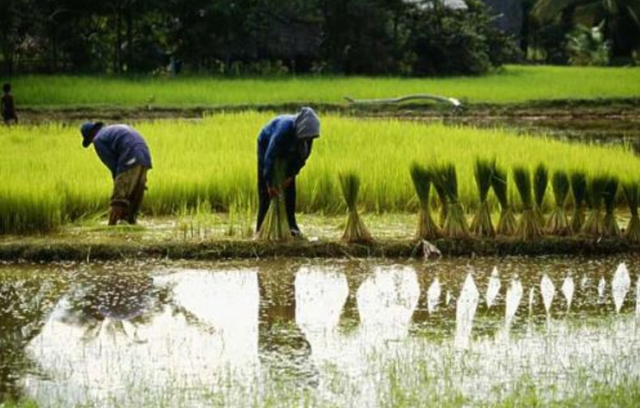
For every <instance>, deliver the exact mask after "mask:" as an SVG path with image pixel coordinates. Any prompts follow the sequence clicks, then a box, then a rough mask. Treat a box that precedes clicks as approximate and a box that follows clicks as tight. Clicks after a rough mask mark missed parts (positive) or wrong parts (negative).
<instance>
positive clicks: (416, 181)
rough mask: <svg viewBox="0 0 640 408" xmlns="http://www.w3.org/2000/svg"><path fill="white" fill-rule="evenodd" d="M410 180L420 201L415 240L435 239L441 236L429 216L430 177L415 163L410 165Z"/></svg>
mask: <svg viewBox="0 0 640 408" xmlns="http://www.w3.org/2000/svg"><path fill="white" fill-rule="evenodd" d="M410 172H411V180H413V186H414V187H415V189H416V195H417V196H418V200H419V201H420V209H419V213H418V229H417V231H416V239H419V240H421V239H427V240H429V239H437V238H439V237H440V236H441V235H442V234H441V232H440V229H439V228H438V226H437V225H436V223H435V221H434V220H433V217H432V216H431V208H430V205H429V195H430V193H431V176H430V174H429V172H428V171H427V169H426V168H424V167H422V166H420V165H419V164H417V163H413V164H411V169H410Z"/></svg>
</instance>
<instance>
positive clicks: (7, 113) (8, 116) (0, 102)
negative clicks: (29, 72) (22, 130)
mask: <svg viewBox="0 0 640 408" xmlns="http://www.w3.org/2000/svg"><path fill="white" fill-rule="evenodd" d="M2 92H3V95H2V99H0V112H2V119H3V120H4V123H5V124H6V125H10V124H11V123H12V122H13V123H16V124H17V123H18V115H16V106H15V104H14V102H13V95H11V84H4V85H2Z"/></svg>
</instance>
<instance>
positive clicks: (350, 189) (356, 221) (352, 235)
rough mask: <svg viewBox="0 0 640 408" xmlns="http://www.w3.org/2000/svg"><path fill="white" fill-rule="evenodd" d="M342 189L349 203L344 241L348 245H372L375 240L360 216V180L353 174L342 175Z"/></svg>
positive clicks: (340, 177) (340, 176)
mask: <svg viewBox="0 0 640 408" xmlns="http://www.w3.org/2000/svg"><path fill="white" fill-rule="evenodd" d="M338 178H339V179H340V187H341V189H342V194H343V196H344V200H345V202H346V203H347V211H348V215H347V225H346V226H345V229H344V234H343V235H342V240H343V241H344V242H348V243H370V242H373V238H372V237H371V234H370V233H369V230H367V227H365V225H364V222H362V219H361V218H360V215H359V214H358V194H359V192H360V178H359V177H358V176H356V175H355V174H353V173H341V174H340V175H339V176H338Z"/></svg>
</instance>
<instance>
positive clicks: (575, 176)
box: [571, 171, 587, 234]
mask: <svg viewBox="0 0 640 408" xmlns="http://www.w3.org/2000/svg"><path fill="white" fill-rule="evenodd" d="M571 194H572V195H573V216H572V217H571V230H572V231H573V232H574V233H576V234H577V233H579V232H580V231H581V230H582V225H583V224H584V214H583V212H582V203H584V201H585V199H586V197H587V175H586V174H585V173H584V172H583V171H576V172H573V173H571Z"/></svg>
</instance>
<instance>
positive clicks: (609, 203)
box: [603, 176, 620, 237]
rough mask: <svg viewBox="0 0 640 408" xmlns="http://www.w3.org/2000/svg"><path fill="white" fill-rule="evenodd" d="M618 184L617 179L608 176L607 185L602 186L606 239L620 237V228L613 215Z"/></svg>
mask: <svg viewBox="0 0 640 408" xmlns="http://www.w3.org/2000/svg"><path fill="white" fill-rule="evenodd" d="M618 184H620V182H619V181H618V178H617V177H614V176H610V177H608V178H607V183H606V184H605V186H604V195H603V199H604V207H605V211H606V212H605V215H604V235H605V236H607V237H619V236H620V228H619V227H618V222H617V221H616V215H615V213H614V212H615V209H616V198H617V197H618Z"/></svg>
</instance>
